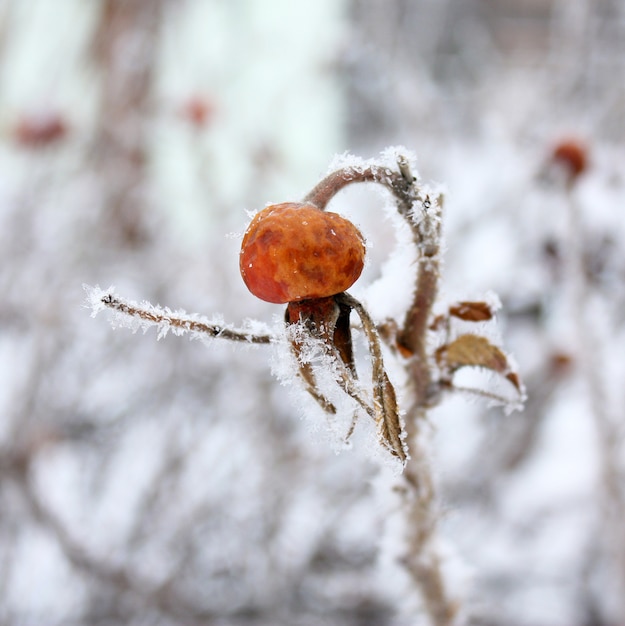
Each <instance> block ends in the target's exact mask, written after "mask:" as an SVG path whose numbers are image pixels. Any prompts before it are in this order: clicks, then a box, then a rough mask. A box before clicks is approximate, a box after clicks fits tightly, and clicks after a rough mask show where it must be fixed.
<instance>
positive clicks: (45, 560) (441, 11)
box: [0, 0, 625, 626]
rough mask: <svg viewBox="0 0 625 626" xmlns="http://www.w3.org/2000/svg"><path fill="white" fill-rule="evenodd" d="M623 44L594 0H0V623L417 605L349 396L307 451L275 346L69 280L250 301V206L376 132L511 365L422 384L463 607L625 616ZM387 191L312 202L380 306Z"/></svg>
mask: <svg viewBox="0 0 625 626" xmlns="http://www.w3.org/2000/svg"><path fill="white" fill-rule="evenodd" d="M624 69H625V4H624V3H623V2H622V1H621V0H594V1H593V0H438V1H434V0H415V1H414V2H409V1H403V0H351V1H347V0H340V1H339V0H316V1H315V2H300V1H292V2H288V1H287V0H266V1H261V0H230V1H228V2H225V1H219V0H185V1H182V0H180V1H175V0H152V1H149V2H148V1H147V0H144V1H142V0H92V1H90V2H86V1H85V0H54V1H51V0H0V258H1V265H0V286H1V290H0V294H1V296H0V376H1V384H0V624H2V625H3V626H4V625H6V626H13V625H31V624H32V625H38V624H46V625H54V624H58V625H61V624H62V625H64V626H65V625H69V624H77V625H78V624H163V625H168V624H210V625H213V624H214V625H219V626H226V625H227V626H239V625H243V624H245V625H252V624H253V625H258V626H261V625H262V626H265V625H267V626H269V625H272V626H276V625H285V626H286V625H289V626H299V625H302V626H304V625H305V626H316V625H321V624H341V625H342V624H345V625H349V626H352V625H353V626H385V625H388V626H409V625H416V624H427V623H428V622H427V620H426V617H425V615H424V614H423V613H422V612H421V609H420V606H419V598H418V595H417V594H416V592H415V591H414V590H413V589H411V587H410V585H409V583H408V580H407V577H406V575H405V573H404V572H403V569H402V567H401V565H400V564H399V563H398V562H397V561H396V559H395V556H396V555H397V554H398V553H399V551H400V550H401V546H399V545H398V544H399V540H398V538H397V534H396V528H397V519H396V518H397V515H398V511H397V503H396V501H395V500H394V498H393V495H392V486H393V484H394V482H395V477H394V476H393V475H392V470H390V469H389V468H388V467H386V466H385V464H384V463H381V462H380V459H379V458H378V457H379V455H376V453H375V451H372V450H370V449H367V447H368V446H370V445H373V444H372V442H371V441H370V440H369V439H368V438H367V436H366V433H365V430H366V429H365V428H364V426H363V427H362V428H360V429H357V433H356V435H355V438H354V442H353V446H352V447H351V449H347V450H339V451H338V452H337V447H339V446H337V441H336V437H335V436H334V435H333V434H332V433H331V432H328V428H327V425H326V424H325V423H324V422H323V420H322V419H321V418H319V415H318V414H317V413H313V412H311V411H309V410H308V409H307V407H306V406H305V405H306V402H307V400H306V398H305V396H302V395H298V394H297V393H294V391H293V390H292V389H291V388H289V387H285V386H283V385H281V384H280V383H279V382H278V381H277V380H276V379H275V378H274V377H273V376H272V369H273V370H275V369H276V367H277V365H276V359H280V358H281V357H280V354H276V353H275V352H273V351H272V350H271V349H270V348H266V347H262V346H261V347H256V348H252V347H241V346H236V345H232V344H229V343H226V342H223V343H221V342H219V341H217V340H215V341H212V342H211V343H210V344H209V345H208V346H207V345H205V344H204V343H201V342H197V341H188V340H187V339H185V338H180V337H175V336H167V337H165V338H164V339H162V340H160V341H158V342H157V341H156V334H155V332H154V330H151V331H148V332H147V333H146V334H145V335H143V334H141V333H137V334H134V335H133V334H132V333H131V332H129V331H128V330H127V329H123V328H120V329H116V330H113V329H112V328H111V326H110V325H109V324H108V323H107V322H106V320H105V316H104V315H103V314H102V315H100V316H98V317H97V318H96V319H92V318H91V317H90V315H89V311H88V310H87V309H86V308H85V307H84V303H85V294H84V292H83V289H82V284H83V283H88V284H91V285H95V284H99V285H100V286H101V287H104V288H105V287H108V286H109V285H110V284H114V285H115V286H116V288H117V290H118V292H119V293H121V294H123V295H126V296H128V297H130V298H133V299H136V300H142V299H147V300H150V301H151V302H153V303H154V304H156V303H160V304H163V305H168V306H171V307H172V308H178V307H182V308H184V309H186V310H187V311H193V312H198V313H201V314H205V315H208V316H211V317H214V316H216V315H220V316H222V317H223V319H224V320H227V321H228V322H232V323H234V324H236V325H240V324H242V323H243V322H244V320H246V319H256V320H260V321H262V322H266V323H267V324H274V323H275V320H276V317H279V316H280V315H281V314H282V311H281V308H280V307H279V306H275V305H269V304H266V303H263V302H260V301H258V300H257V299H255V298H254V297H253V296H252V295H251V294H250V293H248V292H247V290H246V289H245V286H244V285H243V282H242V280H241V279H240V276H239V273H238V249H239V245H240V236H241V234H242V232H243V231H244V229H245V225H246V223H247V222H248V221H249V212H250V211H254V210H258V209H260V208H262V207H263V206H264V205H265V204H267V203H269V202H282V201H287V200H298V199H300V198H301V197H302V196H303V195H305V193H306V192H307V191H308V190H309V189H310V188H312V187H313V186H314V185H315V184H316V182H317V181H318V180H319V178H320V177H321V176H322V175H324V174H325V173H326V171H327V168H328V166H329V164H330V162H331V161H332V159H333V158H334V156H335V155H336V154H342V153H344V152H346V151H349V152H351V153H354V154H358V155H361V156H363V157H366V158H369V157H374V156H376V155H377V154H379V153H380V151H382V150H383V149H384V148H385V147H386V146H388V145H396V144H398V145H404V146H406V147H407V148H408V149H409V150H412V151H414V152H415V153H416V154H417V158H418V168H419V173H420V175H421V177H422V178H423V179H424V180H426V181H428V180H433V181H436V182H438V183H441V184H443V185H444V186H445V189H446V190H447V196H446V204H445V247H446V256H445V264H444V276H443V290H442V293H441V296H440V306H439V310H440V311H442V310H444V307H445V304H446V303H450V302H453V301H455V300H458V299H472V298H474V299H482V298H484V297H491V295H489V294H492V293H493V292H494V293H496V294H497V295H498V297H499V299H500V300H501V302H502V305H503V306H502V309H501V311H500V313H499V315H498V320H497V325H496V328H495V327H493V328H490V327H489V328H488V329H487V330H486V332H488V333H490V335H489V336H492V337H496V338H497V340H498V341H501V342H502V345H503V346H505V349H506V350H507V351H508V352H510V353H511V354H513V355H514V358H515V360H516V362H517V364H518V369H519V371H520V373H521V376H522V377H523V379H524V381H525V383H526V386H527V392H528V400H527V403H526V409H525V411H524V412H516V413H512V414H506V413H505V412H504V411H502V410H499V409H496V408H488V406H487V403H485V402H484V401H482V400H478V399H474V398H472V397H467V396H460V395H459V396H450V397H447V398H446V400H445V402H444V403H443V404H442V405H441V406H440V407H437V408H436V409H435V410H433V411H432V412H431V415H430V422H431V432H430V433H429V436H430V449H429V453H430V461H431V463H432V466H433V468H434V474H435V477H436V481H437V490H438V498H439V506H440V526H439V541H440V552H441V554H442V555H443V557H444V563H445V570H446V572H447V574H448V579H449V581H448V583H449V586H450V588H451V590H452V592H453V594H454V596H455V597H457V598H458V602H459V606H460V607H461V610H460V613H459V615H460V616H461V617H460V619H462V620H464V621H465V622H466V623H469V624H473V625H476V626H477V625H482V626H489V625H492V626H496V625H501V624H506V625H511V626H591V625H592V626H604V625H605V626H608V625H609V626H611V625H617V624H623V623H625V522H623V520H625V494H624V493H623V472H624V471H625V467H624V465H625V463H624V461H625V456H624V450H623V424H624V417H625V416H624V415H623V407H624V406H625V386H624V385H623V382H624V381H625V359H624V357H623V354H624V351H625V337H624V331H623V322H624V319H625V316H624V311H625V288H624V286H625V282H624V281H625V257H624V256H623V253H622V250H623V246H624V245H625V220H624V219H623V210H624V208H625V189H624V187H625V123H624V120H625V71H624ZM563 140H574V141H576V142H579V143H580V145H582V146H584V149H585V150H586V152H587V159H588V165H587V168H586V170H585V171H584V172H583V174H582V175H580V176H579V177H578V179H576V180H575V182H574V184H572V185H571V186H570V188H569V189H567V186H566V183H565V174H564V173H563V171H562V170H561V169H559V168H558V167H557V166H556V165H554V163H553V159H552V158H551V155H552V154H553V149H554V146H555V145H557V144H558V143H559V142H561V141H563ZM386 203H388V201H387V199H385V198H384V197H383V194H380V193H378V192H377V191H376V190H374V189H371V188H370V187H369V186H362V188H359V189H348V190H346V191H344V192H341V194H340V195H339V196H338V197H337V198H336V199H335V200H334V201H333V205H332V206H333V208H334V209H335V210H337V211H339V212H342V213H344V214H346V215H349V216H350V217H351V218H352V219H353V220H354V221H355V222H356V223H357V224H358V225H359V226H360V227H361V228H362V231H363V232H364V233H365V235H366V236H367V237H368V239H369V241H370V250H369V253H370V254H369V256H370V258H369V263H368V266H367V268H366V270H365V273H364V274H363V277H362V279H361V281H360V282H359V283H357V284H356V285H355V287H354V290H353V291H354V294H356V295H357V296H358V297H361V298H362V299H363V300H364V301H365V302H366V303H367V305H368V307H369V308H370V310H371V311H372V312H373V313H374V314H375V315H376V316H378V317H379V318H380V319H381V318H382V317H384V316H386V315H397V314H398V310H397V309H398V307H400V306H401V304H402V303H403V302H405V299H406V290H407V289H410V282H409V281H410V280H411V273H410V267H406V266H405V265H406V264H405V263H403V265H402V262H403V261H402V260H405V258H406V256H405V255H404V254H402V250H401V249H400V253H399V254H395V253H394V252H393V250H394V247H395V241H396V233H395V231H394V229H393V225H392V223H391V221H390V220H389V219H388V217H387V216H386V213H385V211H384V205H385V204H386ZM400 238H401V237H400ZM400 248H401V246H400ZM389 259H390V260H389ZM387 260H388V263H387V264H386V265H385V263H386V262H387ZM472 382H475V381H472ZM492 382H493V381H492V380H489V379H488V377H486V378H485V379H484V378H482V379H479V380H478V381H477V383H478V384H484V385H490V384H491V383H492Z"/></svg>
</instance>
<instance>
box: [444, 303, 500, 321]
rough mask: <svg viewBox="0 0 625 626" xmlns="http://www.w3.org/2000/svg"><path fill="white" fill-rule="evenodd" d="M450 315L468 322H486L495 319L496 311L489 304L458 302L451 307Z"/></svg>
mask: <svg viewBox="0 0 625 626" xmlns="http://www.w3.org/2000/svg"><path fill="white" fill-rule="evenodd" d="M449 315H451V316H453V317H457V318H459V319H461V320H465V321H466V322H485V321H487V320H490V319H492V318H493V315H494V311H493V309H492V307H491V306H490V304H488V303H487V302H457V303H456V304H452V306H450V307H449Z"/></svg>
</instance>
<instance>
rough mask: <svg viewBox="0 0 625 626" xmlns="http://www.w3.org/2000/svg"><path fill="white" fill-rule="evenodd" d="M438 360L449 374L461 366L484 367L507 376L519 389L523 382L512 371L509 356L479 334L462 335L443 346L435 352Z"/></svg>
mask: <svg viewBox="0 0 625 626" xmlns="http://www.w3.org/2000/svg"><path fill="white" fill-rule="evenodd" d="M435 357H436V362H437V363H438V365H439V366H440V367H442V368H444V369H445V370H446V371H447V372H449V374H453V373H454V372H456V371H457V370H459V369H460V368H461V367H483V368H485V369H488V370H492V371H493V372H496V373H498V374H501V375H502V376H504V377H505V378H507V379H508V380H509V381H510V382H511V383H512V384H513V385H514V386H515V387H516V389H517V390H518V391H521V382H520V379H519V377H518V375H517V374H516V373H515V372H513V371H512V368H511V366H510V363H509V361H508V357H507V356H506V355H505V354H504V353H503V351H502V350H501V349H500V348H498V347H497V346H495V345H493V344H492V343H490V341H488V339H486V338H485V337H481V336H479V335H471V334H466V335H460V337H458V338H457V339H455V340H454V341H452V342H451V343H448V344H445V345H444V346H441V347H440V348H439V349H438V350H437V351H436V354H435Z"/></svg>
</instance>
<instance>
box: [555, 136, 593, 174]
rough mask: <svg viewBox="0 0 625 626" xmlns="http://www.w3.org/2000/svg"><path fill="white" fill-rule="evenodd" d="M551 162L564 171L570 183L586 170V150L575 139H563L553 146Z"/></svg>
mask: <svg viewBox="0 0 625 626" xmlns="http://www.w3.org/2000/svg"><path fill="white" fill-rule="evenodd" d="M551 160H552V162H553V163H554V164H556V165H558V166H560V167H562V168H563V169H564V170H565V171H566V174H567V177H568V179H569V182H572V181H574V180H576V179H577V178H578V177H579V176H580V175H581V174H583V173H584V172H585V171H586V169H587V168H588V149H587V147H586V146H585V145H584V144H583V143H582V142H581V141H579V140H577V139H563V140H562V141H560V142H558V143H557V144H556V145H555V146H554V148H553V151H552V153H551Z"/></svg>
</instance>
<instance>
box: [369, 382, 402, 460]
mask: <svg viewBox="0 0 625 626" xmlns="http://www.w3.org/2000/svg"><path fill="white" fill-rule="evenodd" d="M373 394H374V398H373V405H374V408H375V417H376V422H377V424H378V436H379V437H380V441H381V443H382V445H383V446H384V447H385V448H388V450H390V452H391V454H393V456H396V457H398V458H399V459H400V460H401V461H402V462H405V461H406V451H405V449H404V442H403V439H402V433H403V428H402V423H401V420H400V418H399V409H398V407H397V396H396V395H395V389H394V387H393V385H392V383H391V381H390V380H389V378H388V376H387V374H386V372H385V371H383V370H382V372H381V374H380V379H379V380H377V381H376V380H374V389H373Z"/></svg>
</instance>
